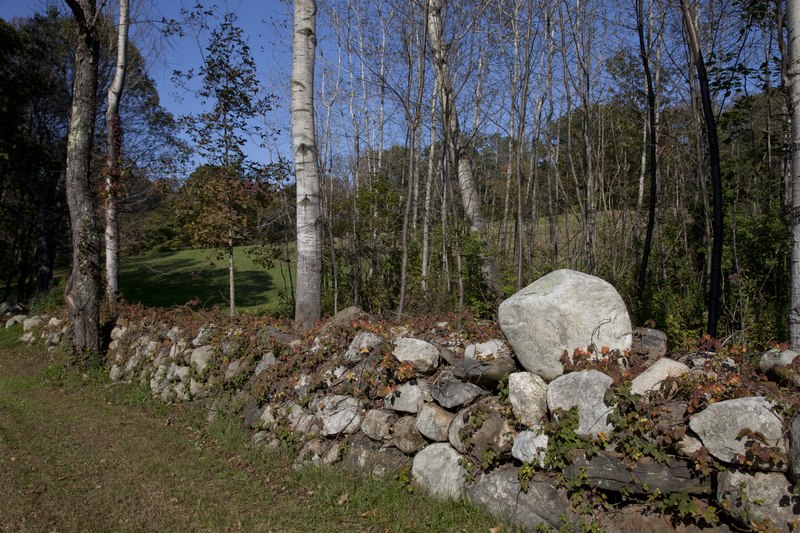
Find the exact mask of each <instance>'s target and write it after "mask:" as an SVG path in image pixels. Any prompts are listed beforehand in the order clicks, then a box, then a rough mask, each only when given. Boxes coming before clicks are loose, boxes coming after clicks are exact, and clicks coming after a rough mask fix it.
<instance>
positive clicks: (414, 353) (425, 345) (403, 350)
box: [392, 337, 439, 374]
mask: <svg viewBox="0 0 800 533" xmlns="http://www.w3.org/2000/svg"><path fill="white" fill-rule="evenodd" d="M392 354H393V355H394V357H395V358H396V359H397V360H398V361H400V362H401V363H404V362H406V361H409V362H411V364H412V365H413V367H414V370H416V371H417V372H422V373H423V374H427V373H430V372H433V371H434V370H436V367H437V366H439V349H438V348H437V347H436V346H434V345H433V344H431V343H429V342H425V341H422V340H419V339H412V338H410V337H403V338H401V339H398V340H397V343H396V344H395V348H394V350H393V351H392Z"/></svg>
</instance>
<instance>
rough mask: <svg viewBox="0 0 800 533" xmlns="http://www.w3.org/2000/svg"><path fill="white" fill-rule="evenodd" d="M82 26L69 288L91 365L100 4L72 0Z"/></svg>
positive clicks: (75, 325)
mask: <svg viewBox="0 0 800 533" xmlns="http://www.w3.org/2000/svg"><path fill="white" fill-rule="evenodd" d="M67 5H68V6H69V7H70V9H71V10H72V14H73V16H74V18H75V22H76V23H77V25H78V41H77V45H76V47H75V73H74V79H73V89H72V109H71V114H70V124H69V134H68V136H67V169H66V176H65V180H66V189H67V205H68V206H69V216H70V227H71V228H72V270H71V272H70V276H69V281H68V282H67V286H66V295H65V300H66V304H67V314H68V316H69V320H70V323H71V324H72V347H73V350H75V352H76V355H77V356H78V360H77V362H78V364H79V365H82V366H87V365H89V364H90V363H91V362H92V359H91V358H92V357H94V356H96V355H97V354H98V353H99V351H100V289H99V288H100V239H99V235H98V233H97V221H96V220H95V214H94V202H93V200H92V192H91V185H90V183H89V171H90V168H89V162H90V159H91V154H92V138H93V136H94V127H95V114H96V111H97V100H96V96H95V95H96V93H97V64H98V61H99V57H100V42H99V40H98V37H97V25H98V17H99V14H100V12H99V11H98V10H97V6H96V4H95V1H94V0H67Z"/></svg>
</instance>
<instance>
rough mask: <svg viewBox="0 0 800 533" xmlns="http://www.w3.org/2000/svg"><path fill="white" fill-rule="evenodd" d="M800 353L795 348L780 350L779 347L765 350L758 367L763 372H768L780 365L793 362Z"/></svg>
mask: <svg viewBox="0 0 800 533" xmlns="http://www.w3.org/2000/svg"><path fill="white" fill-rule="evenodd" d="M798 355H800V354H798V353H797V352H795V351H794V350H784V351H780V350H778V349H777V348H776V349H772V350H769V351H767V352H764V353H763V354H762V355H761V359H760V360H759V362H758V369H759V370H761V371H762V372H763V373H765V374H766V373H768V372H769V371H770V370H772V369H774V368H775V367H778V366H786V365H790V364H792V361H794V360H795V358H797V356H798Z"/></svg>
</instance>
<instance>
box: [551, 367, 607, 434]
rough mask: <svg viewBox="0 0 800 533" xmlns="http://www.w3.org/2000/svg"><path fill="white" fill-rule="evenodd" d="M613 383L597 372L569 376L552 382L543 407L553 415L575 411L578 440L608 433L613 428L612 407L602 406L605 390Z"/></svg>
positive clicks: (591, 371) (604, 403) (584, 371)
mask: <svg viewBox="0 0 800 533" xmlns="http://www.w3.org/2000/svg"><path fill="white" fill-rule="evenodd" d="M612 382H613V380H612V379H611V378H610V377H609V376H607V375H605V374H603V373H602V372H598V371H597V370H583V371H581V372H572V373H570V374H566V375H564V376H561V377H559V378H557V379H555V380H553V381H552V382H551V383H550V385H548V387H547V407H548V409H550V413H551V414H554V413H555V412H556V411H557V410H559V409H561V410H564V411H569V410H570V409H572V408H573V407H577V408H578V417H579V421H578V429H577V430H576V433H577V434H578V435H581V436H589V435H597V434H598V433H601V432H602V433H609V432H610V431H611V430H612V429H613V426H612V425H611V423H610V422H609V420H608V419H609V416H610V415H611V413H612V412H613V410H614V407H613V406H611V405H609V404H608V403H606V400H605V394H606V390H608V388H609V387H610V386H611V383H612Z"/></svg>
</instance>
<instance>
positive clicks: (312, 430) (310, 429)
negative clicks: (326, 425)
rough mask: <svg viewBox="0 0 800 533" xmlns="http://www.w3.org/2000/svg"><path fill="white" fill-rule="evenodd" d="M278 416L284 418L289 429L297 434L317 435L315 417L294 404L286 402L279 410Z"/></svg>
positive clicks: (317, 427)
mask: <svg viewBox="0 0 800 533" xmlns="http://www.w3.org/2000/svg"><path fill="white" fill-rule="evenodd" d="M279 415H280V416H281V417H283V418H285V419H286V421H287V422H288V424H289V427H290V428H292V429H293V430H294V431H296V432H297V433H301V434H309V435H317V434H319V432H320V427H319V423H318V420H317V417H316V416H314V415H312V414H311V413H309V412H308V411H306V410H305V409H303V408H302V406H300V405H299V404H297V403H295V402H287V403H286V404H285V405H284V406H283V407H281V409H280V410H279Z"/></svg>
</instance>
